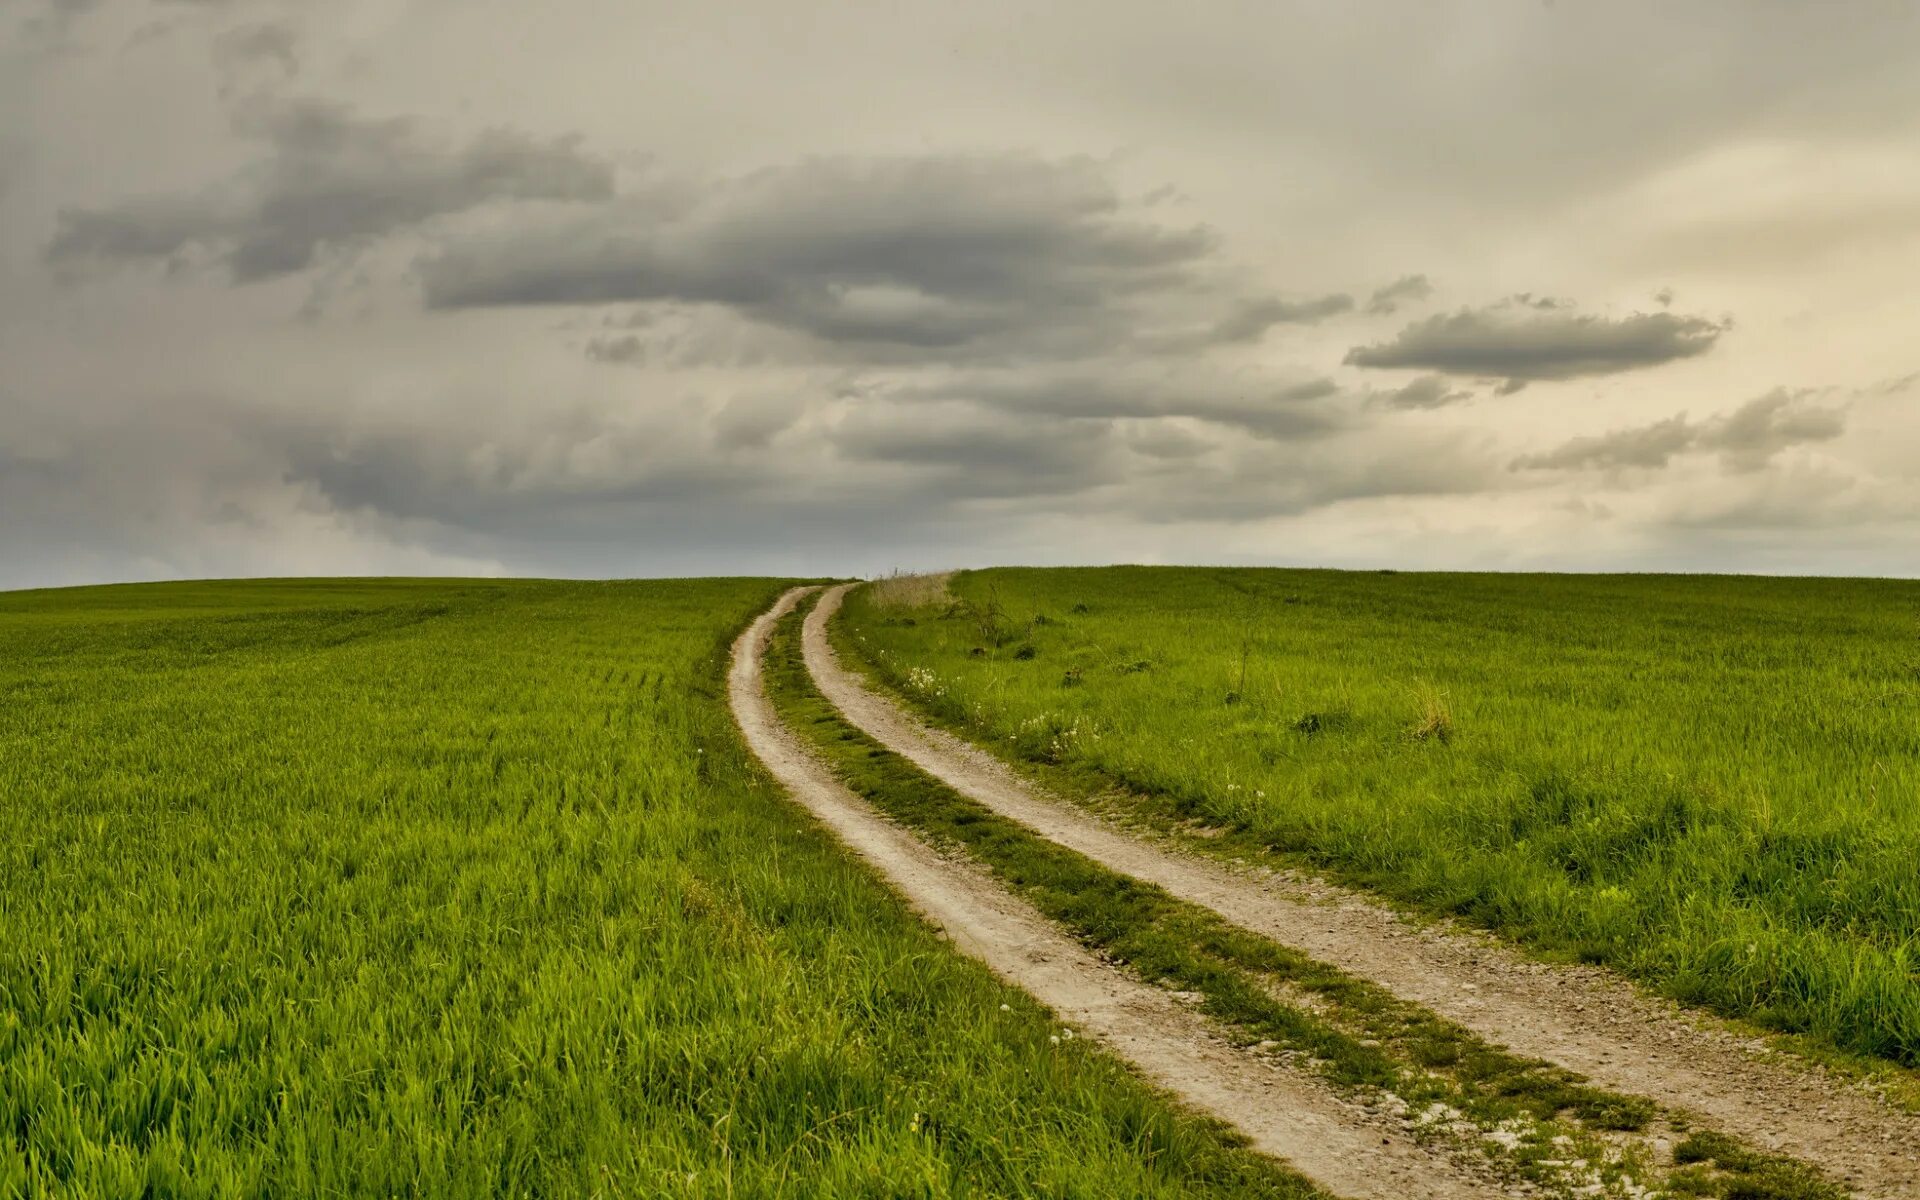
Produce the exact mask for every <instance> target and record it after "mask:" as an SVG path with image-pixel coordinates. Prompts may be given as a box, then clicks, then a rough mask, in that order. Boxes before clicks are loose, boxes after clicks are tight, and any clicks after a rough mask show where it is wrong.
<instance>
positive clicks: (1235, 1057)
mask: <svg viewBox="0 0 1920 1200" xmlns="http://www.w3.org/2000/svg"><path fill="white" fill-rule="evenodd" d="M812 590H814V589H811V588H796V589H794V590H793V591H790V592H787V593H786V594H785V595H784V596H782V597H781V598H780V601H779V603H778V604H777V605H775V607H774V608H773V609H771V610H770V611H768V612H767V613H765V614H764V615H762V616H761V617H760V618H759V619H758V620H756V621H755V622H754V623H753V625H752V626H751V627H749V628H748V629H747V631H746V632H745V633H743V634H742V635H741V636H740V638H739V640H738V641H737V642H736V643H735V645H734V648H733V660H732V665H731V668H730V670H729V672H728V678H727V692H728V699H729V701H730V703H731V704H732V706H733V713H734V719H735V720H736V721H737V722H738V723H739V725H740V729H741V731H742V733H743V734H744V735H745V738H746V741H747V745H748V746H749V747H750V748H751V749H752V751H753V753H754V754H755V755H756V756H757V757H758V758H759V759H760V761H761V762H762V763H763V764H765V766H766V768H767V770H768V771H769V772H770V773H772V775H773V776H774V778H775V779H777V780H778V781H779V782H780V784H781V785H782V786H783V787H785V788H786V789H787V790H788V791H789V792H790V793H791V794H792V795H793V798H794V799H795V800H797V801H798V802H799V803H801V804H802V805H804V806H805V807H806V808H807V809H808V810H809V811H811V812H812V813H813V814H814V816H815V817H817V818H818V819H819V821H820V822H821V824H823V825H824V826H826V827H827V829H828V830H830V831H831V832H832V833H833V834H834V835H835V836H837V837H838V838H839V839H840V840H841V841H843V842H844V843H846V844H847V845H848V846H849V847H850V848H852V849H853V850H854V852H855V853H857V854H858V855H859V856H860V857H861V858H863V859H865V860H866V861H867V862H868V863H869V864H871V865H872V867H873V868H874V869H875V870H876V871H878V872H879V873H880V875H881V876H883V877H884V878H885V879H886V880H887V881H888V882H889V883H890V884H892V885H893V887H894V888H895V889H896V890H898V891H899V892H900V893H901V895H903V896H904V897H905V898H906V899H907V900H908V901H909V902H910V903H911V904H912V905H913V907H914V908H915V909H916V910H918V911H919V912H920V914H921V915H922V916H923V917H925V918H926V919H927V920H928V921H929V922H931V923H933V924H934V925H936V926H938V927H939V928H941V929H943V930H945V931H946V932H947V934H948V935H949V936H950V937H951V938H952V940H953V942H954V944H955V945H956V946H958V947H959V948H960V949H961V950H962V951H964V952H965V953H967V954H970V955H972V956H973V957H975V958H977V959H979V960H980V961H982V962H983V963H985V964H986V965H987V966H988V967H989V968H990V969H991V970H992V971H993V972H994V973H995V974H996V975H998V976H999V977H1000V978H1002V979H1004V980H1006V981H1007V982H1008V983H1011V984H1013V985H1015V986H1016V987H1019V988H1022V989H1024V990H1025V991H1027V992H1028V993H1030V994H1031V995H1033V996H1035V997H1037V998H1038V999H1039V1000H1040V1001H1041V1002H1043V1003H1044V1004H1046V1005H1047V1006H1048V1007H1050V1008H1052V1009H1053V1011H1054V1012H1055V1013H1056V1014H1058V1015H1059V1016H1060V1017H1061V1018H1062V1019H1063V1020H1064V1021H1067V1022H1068V1023H1070V1024H1072V1025H1074V1026H1076V1027H1078V1028H1079V1029H1081V1030H1083V1031H1084V1032H1085V1033H1087V1034H1088V1035H1090V1036H1092V1037H1094V1038H1095V1039H1097V1040H1098V1041H1099V1042H1101V1043H1102V1044H1104V1045H1105V1046H1106V1047H1107V1048H1108V1049H1109V1050H1111V1051H1112V1052H1113V1053H1115V1054H1117V1055H1119V1056H1120V1057H1121V1058H1123V1059H1125V1060H1127V1061H1128V1062H1130V1063H1132V1064H1133V1065H1134V1067H1135V1068H1136V1069H1137V1070H1139V1071H1140V1072H1141V1074H1142V1075H1144V1076H1145V1077H1146V1078H1147V1079H1149V1080H1150V1081H1152V1082H1153V1083H1154V1084H1156V1085H1158V1086H1159V1087H1161V1088H1163V1089H1165V1090H1166V1091H1168V1092H1170V1093H1172V1094H1173V1095H1174V1096H1176V1097H1178V1098H1179V1099H1180V1100H1182V1101H1184V1102H1186V1103H1187V1104H1189V1105H1191V1106H1192V1107H1194V1108H1196V1109H1199V1110H1201V1111H1203V1112H1207V1113H1210V1114H1212V1115H1213V1116H1215V1117H1218V1118H1219V1119H1221V1120H1223V1121H1225V1122H1227V1123H1228V1124H1230V1125H1232V1126H1234V1127H1235V1128H1237V1129H1239V1130H1240V1131H1241V1132H1243V1133H1245V1134H1246V1135H1247V1136H1248V1137H1249V1138H1250V1139H1252V1143H1253V1145H1254V1147H1255V1148H1256V1149H1258V1150H1260V1151H1261V1152H1263V1153H1266V1154H1270V1155H1273V1156H1274V1157H1277V1158H1281V1159H1284V1160H1286V1161H1287V1162H1288V1163H1289V1164H1291V1165H1292V1166H1293V1167H1295V1168H1296V1169H1297V1170H1299V1171H1300V1172H1301V1173H1303V1174H1305V1175H1307V1176H1309V1177H1310V1178H1312V1179H1314V1180H1315V1181H1316V1182H1318V1183H1319V1184H1320V1185H1321V1186H1322V1187H1324V1188H1326V1189H1328V1190H1330V1191H1333V1192H1335V1193H1338V1194H1340V1195H1343V1196H1351V1197H1355V1198H1356V1200H1375V1198H1378V1200H1402V1198H1429V1200H1455V1198H1459V1200H1465V1198H1466V1197H1474V1196H1489V1195H1499V1194H1501V1192H1500V1189H1499V1187H1498V1186H1497V1185H1492V1184H1487V1183H1482V1182H1478V1181H1476V1179H1475V1178H1474V1177H1473V1175H1472V1174H1471V1170H1470V1168H1468V1167H1466V1166H1465V1165H1462V1164H1457V1163H1455V1162H1454V1161H1452V1160H1451V1159H1447V1158H1443V1157H1440V1156H1438V1155H1435V1154H1433V1153H1431V1152H1429V1151H1427V1150H1425V1149H1422V1148H1421V1147H1419V1146H1418V1145H1416V1144H1414V1143H1413V1142H1411V1141H1410V1140H1408V1139H1407V1138H1406V1137H1405V1136H1404V1135H1403V1134H1402V1132H1401V1131H1400V1130H1398V1129H1394V1128H1390V1127H1387V1126H1384V1125H1383V1124H1382V1123H1381V1121H1380V1119H1379V1118H1378V1117H1376V1116H1374V1115H1372V1114H1370V1113H1368V1112H1367V1111H1366V1110H1364V1109H1361V1108H1359V1107H1358V1106H1355V1105H1350V1104H1347V1103H1345V1102H1344V1101H1341V1100H1339V1099H1337V1098H1336V1097H1334V1096H1332V1095H1331V1094H1330V1093H1328V1092H1327V1091H1326V1090H1325V1088H1324V1087H1321V1086H1316V1085H1315V1083H1314V1082H1313V1081H1312V1080H1310V1079H1308V1078H1306V1077H1304V1076H1301V1075H1297V1074H1295V1073H1294V1072H1292V1071H1289V1070H1287V1069H1284V1068H1282V1067H1280V1066H1279V1065H1277V1064H1276V1063H1274V1062H1273V1061H1271V1060H1269V1059H1267V1058H1265V1057H1263V1056H1261V1055H1260V1054H1258V1053H1255V1052H1251V1051H1245V1050H1238V1049H1235V1048H1233V1047H1231V1046H1229V1045H1228V1044H1227V1043H1226V1042H1225V1041H1224V1040H1222V1039H1221V1038H1220V1037H1218V1036H1216V1034H1215V1033H1214V1032H1213V1030H1212V1028H1211V1027H1210V1025H1209V1024H1208V1023H1207V1022H1206V1020H1205V1019H1204V1018H1202V1017H1200V1016H1198V1015H1196V1014H1195V1013H1193V1012H1191V1011H1189V1010H1187V1009H1186V1008H1184V1007H1183V1006H1182V1005H1181V1003H1180V1001H1179V1000H1178V999H1177V998H1175V997H1174V996H1172V995H1170V994H1168V993H1167V992H1165V991H1163V990H1161V989H1159V988H1155V987H1151V986H1149V985H1147V984H1144V983H1141V982H1139V981H1138V980H1136V979H1134V978H1132V977H1131V976H1128V975H1125V974H1122V973H1121V972H1120V971H1118V970H1116V969H1114V968H1112V967H1109V966H1106V965H1105V964H1103V963H1101V962H1100V961H1099V960H1097V959H1095V958H1094V957H1093V955H1092V954H1091V953H1089V952H1088V951H1087V950H1086V949H1085V948H1084V947H1082V946H1081V945H1080V944H1079V943H1077V942H1075V941H1073V940H1072V939H1071V938H1069V937H1068V936H1066V935H1065V934H1064V933H1062V932H1060V931H1059V930H1058V929H1056V928H1055V927H1054V926H1053V925H1052V924H1051V923H1050V922H1048V921H1047V920H1046V919H1045V918H1044V917H1042V916H1041V915H1040V914H1039V913H1038V912H1036V911H1035V910H1034V909H1033V908H1031V907H1030V906H1028V905H1027V904H1025V903H1024V902H1022V901H1020V900H1018V899H1016V898H1014V897H1013V896H1011V895H1010V894H1008V893H1007V892H1006V891H1005V890H1004V889H1002V888H1001V887H999V886H998V885H997V884H995V883H994V882H993V881H992V880H990V879H989V878H987V877H986V876H985V875H983V874H982V873H980V872H979V871H977V870H976V869H973V868H971V867H969V866H966V865H963V864H962V863H960V862H956V861H954V860H952V859H948V858H944V857H942V856H941V855H940V854H938V853H936V852H935V851H934V850H933V849H932V848H931V847H929V846H928V845H927V844H926V843H924V842H922V841H920V840H919V839H918V838H916V837H915V836H913V835H912V834H911V833H909V832H908V831H906V830H905V829H903V828H901V827H900V826H898V825H895V824H893V823H891V822H889V821H887V820H885V819H884V818H882V817H881V816H880V815H879V814H877V813H876V812H875V811H874V810H873V809H872V808H870V807H869V806H868V805H866V804H865V803H864V802H863V801H862V800H860V799H859V798H858V797H856V796H855V795H854V794H853V793H852V792H850V791H848V790H847V789H846V788H845V787H844V786H842V785H841V784H840V783H839V781H838V780H836V779H835V778H834V777H833V775H832V773H831V772H830V771H828V770H827V768H826V767H824V766H823V765H821V764H820V763H819V762H818V761H817V760H815V759H814V758H813V757H811V756H810V755H809V754H808V753H807V752H806V751H805V750H804V749H803V748H802V747H801V745H800V744H799V742H798V741H796V740H795V739H794V737H793V735H792V734H791V733H789V732H788V731H787V730H786V728H785V727H784V726H782V725H781V723H780V721H779V718H778V717H777V716H776V715H775V714H774V711H773V707H772V705H771V704H770V703H769V702H768V700H767V696H766V691H765V688H764V687H763V685H762V682H761V659H762V657H763V655H764V653H765V649H766V644H767V638H768V635H769V633H770V632H771V630H772V628H773V626H774V623H775V622H776V621H778V620H779V619H780V618H781V617H782V616H784V615H785V614H787V613H788V612H791V611H792V610H793V607H794V605H795V604H797V603H798V602H799V600H800V599H801V597H802V596H804V595H806V594H807V593H808V592H810V591H812Z"/></svg>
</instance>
